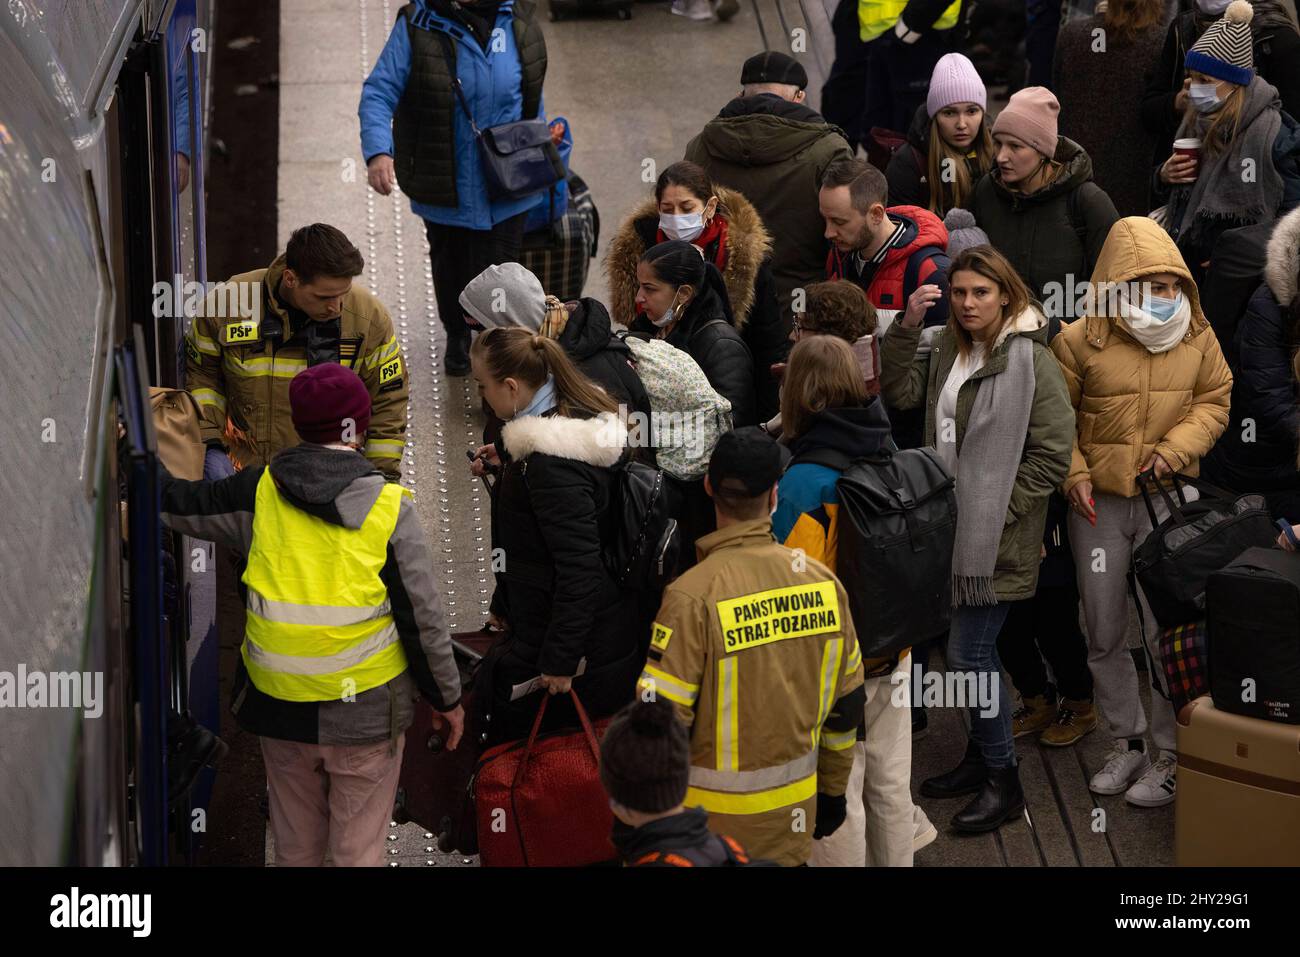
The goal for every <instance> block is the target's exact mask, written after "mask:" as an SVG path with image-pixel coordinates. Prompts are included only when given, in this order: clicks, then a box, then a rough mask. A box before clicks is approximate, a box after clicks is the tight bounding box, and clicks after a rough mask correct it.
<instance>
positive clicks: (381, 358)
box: [362, 335, 402, 369]
mask: <svg viewBox="0 0 1300 957" xmlns="http://www.w3.org/2000/svg"><path fill="white" fill-rule="evenodd" d="M401 351H402V347H401V346H400V345H398V344H397V336H396V335H394V336H393V337H392V338H390V339H389V340H388V341H387V342H385V343H384V344H383V345H382V346H380V347H379V348H378V349H376V350H375V351H374V352H372V353H370V355H368V356H366V358H365V361H364V362H363V363H362V365H363V366H364V367H365V368H367V369H373V368H374V367H375V366H377V365H382V364H383V363H385V362H387V361H388V360H389V359H391V358H393V356H395V355H397V354H398V353H399V352H401Z"/></svg>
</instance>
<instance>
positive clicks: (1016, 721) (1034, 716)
mask: <svg viewBox="0 0 1300 957" xmlns="http://www.w3.org/2000/svg"><path fill="white" fill-rule="evenodd" d="M1055 720H1056V708H1054V707H1053V706H1052V705H1050V704H1048V703H1047V698H1046V697H1044V696H1043V695H1039V696H1037V697H1034V698H1022V699H1021V701H1020V707H1019V708H1017V709H1016V710H1015V711H1013V712H1012V713H1011V734H1012V737H1016V738H1018V737H1020V736H1021V735H1025V734H1033V733H1034V732H1035V731H1042V730H1043V729H1044V728H1050V727H1051V726H1052V722H1053V721H1055Z"/></svg>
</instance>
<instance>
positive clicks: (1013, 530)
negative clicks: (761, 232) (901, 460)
mask: <svg viewBox="0 0 1300 957" xmlns="http://www.w3.org/2000/svg"><path fill="white" fill-rule="evenodd" d="M1014 336H1024V337H1026V338H1027V339H1029V340H1030V341H1031V342H1033V343H1034V399H1033V406H1032V408H1031V409H1030V413H1029V430H1028V433H1027V434H1026V436H1025V446H1024V451H1023V452H1022V453H1021V457H1020V466H1019V468H1018V469H1017V470H1016V481H1015V485H1014V486H1013V487H1012V490H1011V501H1010V502H1009V503H1008V505H1007V517H1006V524H1005V526H1004V527H1003V529H1002V539H1001V541H1000V542H999V543H998V557H997V562H996V563H995V565H994V568H993V590H994V592H995V593H996V595H997V597H998V600H999V601H1019V600H1021V599H1023V598H1032V597H1033V595H1034V591H1035V590H1036V588H1037V587H1038V563H1039V561H1040V558H1041V551H1040V548H1041V545H1042V542H1043V528H1044V526H1045V525H1046V521H1047V498H1048V496H1049V495H1050V494H1051V493H1052V490H1053V489H1054V488H1056V487H1057V486H1059V485H1060V484H1061V481H1062V480H1063V479H1064V478H1065V475H1066V472H1067V471H1068V470H1069V467H1070V452H1071V450H1072V449H1073V447H1074V409H1073V407H1072V406H1071V405H1070V395H1069V392H1068V391H1067V390H1066V388H1065V380H1064V378H1062V376H1061V369H1060V367H1059V366H1058V365H1057V362H1056V359H1055V358H1054V357H1053V355H1052V353H1051V351H1050V350H1049V349H1048V348H1047V320H1045V319H1044V318H1043V316H1042V314H1041V313H1039V312H1038V310H1037V309H1034V308H1030V309H1027V310H1026V311H1025V312H1023V313H1022V314H1021V315H1020V316H1019V317H1018V318H1017V319H1015V320H1014V321H1012V322H1010V323H1008V324H1007V326H1006V328H1004V329H1003V330H1002V332H1001V334H999V336H998V338H997V340H996V341H995V342H994V344H993V348H992V349H990V350H989V357H988V360H987V361H986V362H985V363H984V365H983V366H982V367H980V368H979V369H978V370H977V371H976V372H975V373H974V374H973V375H972V376H971V377H970V378H969V379H967V380H966V382H965V383H963V384H962V387H961V390H960V391H959V392H958V393H957V416H956V418H957V421H956V423H955V425H956V430H957V435H956V439H957V455H958V460H959V461H960V457H961V444H962V440H963V438H965V435H966V424H967V421H968V420H969V418H970V412H971V407H972V406H973V405H974V402H975V396H976V394H977V393H978V392H979V389H980V384H981V383H982V382H983V381H984V380H985V379H988V378H990V377H991V376H995V375H997V374H998V373H1000V372H1003V371H1004V370H1005V369H1006V367H1007V350H1008V349H1009V345H1008V344H1009V343H1010V341H1011V339H1012V337H1014ZM920 337H921V329H920V328H916V329H907V328H904V327H903V326H902V325H901V324H899V323H897V322H895V323H894V324H892V325H891V326H890V327H889V329H888V331H886V333H885V335H884V337H883V338H882V339H881V342H880V364H881V374H880V386H881V391H882V393H883V394H884V396H885V400H886V401H887V402H888V403H889V404H890V405H891V406H892V407H893V408H897V409H914V408H916V407H917V406H919V405H921V404H922V403H924V405H925V444H926V445H929V446H933V445H935V432H936V425H935V421H934V419H935V404H936V402H937V401H938V399H939V393H940V392H941V391H942V389H943V385H944V383H945V382H947V380H948V373H949V372H951V371H952V366H953V363H954V362H955V361H956V358H957V342H956V339H955V337H954V335H953V333H952V330H951V329H950V328H947V327H945V328H943V329H941V330H940V331H939V333H938V335H936V336H935V338H934V343H933V347H932V348H931V350H930V351H929V352H928V353H927V352H922V353H920V354H918V353H917V345H918V343H919V341H920Z"/></svg>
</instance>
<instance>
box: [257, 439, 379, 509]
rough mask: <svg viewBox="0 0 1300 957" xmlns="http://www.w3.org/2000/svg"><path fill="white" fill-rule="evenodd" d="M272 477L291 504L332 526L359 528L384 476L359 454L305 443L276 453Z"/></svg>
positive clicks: (272, 462) (272, 463)
mask: <svg viewBox="0 0 1300 957" xmlns="http://www.w3.org/2000/svg"><path fill="white" fill-rule="evenodd" d="M270 470H271V478H273V479H275V485H276V488H278V489H279V490H280V494H281V495H283V496H284V497H285V499H287V500H288V501H289V503H290V504H292V505H294V506H296V507H298V508H300V509H302V510H303V511H304V512H307V513H308V514H309V515H315V516H316V517H317V518H320V519H323V520H324V521H327V522H329V523H331V524H333V525H342V526H343V527H344V528H360V527H361V526H362V525H363V524H364V523H365V521H366V516H367V515H369V514H370V509H371V508H372V507H373V506H374V504H375V500H376V499H378V498H379V493H380V491H382V490H383V487H384V476H383V475H382V474H381V473H380V472H379V471H378V470H377V469H376V468H375V467H374V465H372V464H371V463H370V460H369V459H367V458H366V457H365V456H364V455H362V454H361V453H360V452H352V451H346V452H345V451H344V450H342V449H327V448H325V447H324V446H322V445H314V444H312V443H310V442H304V443H303V444H302V445H295V446H294V447H293V448H289V449H284V450H282V451H280V452H277V453H276V455H275V457H274V458H273V459H271V465H270Z"/></svg>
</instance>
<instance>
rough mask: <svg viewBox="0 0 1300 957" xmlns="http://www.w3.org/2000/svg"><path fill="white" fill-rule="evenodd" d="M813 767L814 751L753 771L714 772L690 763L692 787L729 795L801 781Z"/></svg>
mask: <svg viewBox="0 0 1300 957" xmlns="http://www.w3.org/2000/svg"><path fill="white" fill-rule="evenodd" d="M816 770H817V752H816V751H809V752H808V753H807V754H803V755H800V756H799V757H797V758H795V759H794V760H793V761H787V762H786V763H785V764H777V765H773V766H772V767H770V768H758V769H756V770H753V771H715V770H714V769H713V768H701V767H696V766H692V767H691V787H695V788H701V789H703V790H706V791H726V792H729V793H732V794H745V793H753V792H756V791H770V790H772V788H779V787H784V786H785V785H787V784H793V783H795V782H797V781H801V780H803V779H804V778H806V777H807V776H808V775H810V774H813V773H814V772H815V771H816Z"/></svg>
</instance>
